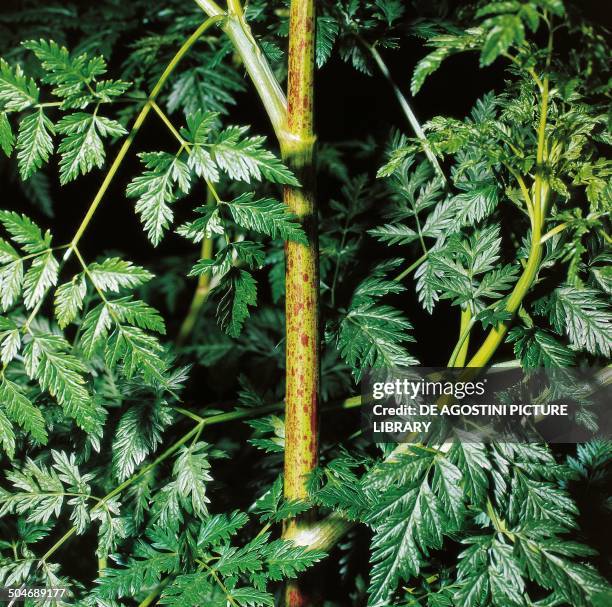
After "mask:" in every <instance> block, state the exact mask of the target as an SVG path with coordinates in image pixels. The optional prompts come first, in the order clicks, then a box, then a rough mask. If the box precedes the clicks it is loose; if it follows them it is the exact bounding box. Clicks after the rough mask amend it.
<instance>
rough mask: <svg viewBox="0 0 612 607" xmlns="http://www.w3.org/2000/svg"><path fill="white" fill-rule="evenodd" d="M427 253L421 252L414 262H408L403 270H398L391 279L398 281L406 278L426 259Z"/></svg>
mask: <svg viewBox="0 0 612 607" xmlns="http://www.w3.org/2000/svg"><path fill="white" fill-rule="evenodd" d="M427 255H428V254H427V253H423V255H421V256H420V257H419V258H418V259H417V260H416V261H415V262H414V263H412V264H410V265H409V266H408V267H407V268H406V269H405V270H403V271H402V272H400V273H399V274H398V275H397V276H396V277H395V278H394V279H393V280H395V281H398V282H399V281H400V280H403V279H404V278H406V276H408V274H410V273H411V272H412V271H413V270H416V269H417V268H418V267H419V266H420V265H421V264H422V263H423V262H424V261H425V260H426V259H427Z"/></svg>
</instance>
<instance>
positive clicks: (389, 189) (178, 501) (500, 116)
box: [0, 0, 612, 607]
mask: <svg viewBox="0 0 612 607" xmlns="http://www.w3.org/2000/svg"><path fill="white" fill-rule="evenodd" d="M13 4H15V5H18V6H13ZM579 5H580V3H577V2H575V3H574V2H569V1H568V2H565V3H564V2H562V1H561V0H509V1H488V2H487V1H483V2H475V3H459V4H458V6H457V7H455V8H449V6H448V3H446V2H433V3H430V4H429V5H428V6H424V5H423V3H420V2H414V3H404V2H400V1H398V0H375V1H368V2H359V1H357V0H340V1H337V2H332V1H327V0H325V1H321V2H317V3H316V6H315V2H314V1H313V0H291V2H290V3H288V2H261V1H255V2H253V3H249V5H248V6H247V7H243V6H241V5H240V3H239V2H238V1H237V0H228V2H227V6H225V5H223V6H221V5H218V4H216V3H215V2H212V1H211V2H209V1H208V0H195V2H192V1H190V0H154V1H150V0H149V1H146V2H145V1H144V0H134V1H133V2H129V3H125V2H124V3H119V2H115V1H114V0H101V1H100V2H97V3H95V5H94V4H92V3H78V2H61V3H60V2H58V3H50V4H49V3H42V2H38V1H35V0H32V1H27V2H23V3H9V5H8V6H7V7H6V8H5V7H4V6H3V8H2V9H1V11H0V43H1V45H2V53H3V56H4V59H2V60H1V63H0V147H1V148H2V152H3V154H4V156H5V157H6V158H5V159H4V160H3V171H4V172H3V174H2V180H3V186H2V188H3V192H5V191H6V190H8V189H10V191H11V192H13V193H15V192H21V194H20V195H21V198H22V199H25V200H27V201H28V202H27V203H23V204H22V205H21V207H23V208H21V207H19V208H17V205H15V204H13V202H14V201H13V200H10V199H8V198H9V197H6V198H5V197H4V196H3V205H2V206H3V209H2V210H1V211H0V223H1V224H2V228H3V232H4V233H3V237H2V240H0V292H1V295H0V306H1V308H2V316H0V359H1V363H2V371H1V379H0V444H1V446H2V452H3V453H2V458H3V460H2V461H3V468H4V470H5V474H4V478H3V480H2V482H1V484H0V516H1V518H0V585H1V586H5V587H6V586H16V587H20V586H26V587H32V586H44V587H50V588H67V589H68V590H69V592H68V593H67V594H66V595H65V596H64V597H63V598H54V599H51V600H49V599H46V600H45V601H43V600H41V599H35V598H29V599H27V601H26V603H27V604H30V605H39V604H40V605H42V604H45V605H47V604H52V605H83V606H94V605H96V606H104V607H114V606H119V605H126V606H127V605H140V606H142V607H144V606H146V605H152V604H159V605H174V606H177V607H179V606H180V607H187V606H207V607H208V606H227V605H231V606H232V607H259V606H262V607H263V606H272V605H283V604H284V605H287V606H290V607H297V606H299V605H318V604H321V605H322V604H324V605H327V606H329V607H332V606H335V605H367V606H368V607H383V606H408V605H410V606H417V605H419V606H423V605H426V606H427V607H453V606H454V607H485V606H495V607H532V606H538V607H553V606H561V605H570V606H572V607H583V606H594V607H603V606H605V605H610V604H611V603H612V590H611V588H610V586H609V584H608V583H607V582H606V579H605V577H606V571H605V569H606V558H608V559H609V554H608V555H605V554H603V555H601V554H600V555H597V554H596V551H595V550H594V548H593V547H592V545H591V544H593V543H596V538H595V537H593V536H592V534H591V535H590V534H589V532H588V528H587V529H586V530H585V529H584V528H582V527H581V523H584V513H585V509H586V512H588V513H591V514H590V515H591V516H596V517H597V520H598V521H600V524H601V525H602V526H605V525H606V524H607V525H609V509H610V498H609V497H608V493H609V482H610V477H609V474H610V461H611V460H612V445H611V444H610V442H608V441H604V440H600V441H594V442H591V443H587V444H582V445H578V446H577V448H571V449H564V450H560V449H558V448H555V447H553V446H548V445H546V444H507V443H494V444H487V445H485V444H480V443H460V442H456V443H453V444H450V445H449V444H445V445H441V446H439V447H437V448H434V447H432V446H424V445H418V444H412V445H409V444H403V445H400V446H397V445H371V444H368V443H367V442H366V441H364V440H363V439H362V438H361V436H360V431H359V430H357V431H356V432H355V433H353V434H351V435H350V436H349V435H346V433H345V434H342V435H341V436H342V440H341V441H340V443H339V441H338V440H337V437H334V436H332V435H331V434H330V433H329V432H327V433H326V426H327V427H332V428H334V429H335V430H334V431H337V432H340V433H341V430H338V428H339V427H340V428H342V425H343V424H339V423H338V422H337V420H336V421H334V418H335V417H336V418H337V416H343V418H342V419H350V420H352V422H350V423H355V422H354V420H356V419H357V420H358V418H359V410H358V407H359V406H360V404H361V399H360V397H359V396H354V394H357V393H358V392H359V388H358V385H357V384H358V382H359V380H360V379H361V377H362V376H363V373H364V372H365V371H366V370H367V369H369V368H380V367H407V366H411V365H415V364H418V363H421V364H427V365H432V366H433V365H442V364H448V366H454V367H464V366H470V367H482V366H485V365H487V364H496V363H502V362H507V358H508V353H509V352H512V351H513V352H514V358H515V359H516V361H518V363H519V364H520V365H521V366H523V367H524V368H527V369H528V368H534V367H542V366H543V367H564V366H580V365H599V366H602V367H603V368H605V366H606V365H607V364H608V362H609V357H610V350H611V348H612V331H611V323H610V310H609V305H608V304H609V297H610V294H611V293H612V279H611V274H610V265H609V261H610V248H609V245H610V236H609V211H610V200H611V194H612V189H611V187H610V173H611V166H610V161H609V160H607V158H606V154H607V146H608V145H609V144H610V134H609V99H610V87H609V73H608V72H607V68H608V57H609V48H608V46H607V44H606V39H605V31H603V29H601V28H599V27H598V26H597V25H595V24H593V23H590V22H589V21H588V20H587V19H586V18H585V17H584V16H582V15H581V14H580V10H579V9H580V6H579ZM415 40H416V41H417V42H416V44H417V45H418V47H419V49H420V50H419V53H418V57H413V56H411V55H410V54H409V53H405V52H404V51H403V45H405V44H407V43H408V42H410V44H412V45H414V44H415ZM458 54H471V55H472V56H473V57H475V58H477V60H478V61H479V63H480V67H481V68H482V69H483V70H489V71H491V70H492V71H494V72H495V73H496V74H499V75H500V79H499V83H498V85H497V86H496V87H495V88H494V90H491V91H490V92H488V93H486V94H484V95H483V96H481V97H479V98H477V99H475V100H474V104H473V108H472V110H471V111H470V112H469V114H468V115H466V116H463V117H458V116H457V115H456V112H455V113H453V117H449V116H435V117H434V116H427V120H426V122H425V123H424V124H421V123H419V122H418V120H417V117H416V115H415V112H414V111H413V104H414V103H415V102H418V94H419V91H420V90H421V89H423V88H426V87H427V86H428V85H429V84H430V83H429V81H428V79H429V78H430V77H441V76H439V74H436V75H435V76H432V74H434V73H435V72H437V71H438V70H440V74H443V73H444V64H445V62H446V61H447V60H449V61H452V59H449V58H451V57H453V56H454V55H458ZM398 55H399V56H401V57H402V66H403V67H402V69H403V72H402V78H404V80H405V81H402V80H399V81H395V80H394V79H393V76H392V73H391V70H390V68H389V67H388V65H387V63H386V62H385V60H386V58H387V57H397V56H398ZM336 57H339V58H340V60H342V61H345V62H346V63H348V64H349V65H350V66H352V67H353V68H354V69H355V70H356V71H357V72H359V73H364V74H369V75H371V76H372V77H374V78H378V79H379V80H378V82H380V83H382V84H381V90H380V92H379V94H380V95H388V97H389V105H391V104H397V108H398V110H399V111H400V112H401V116H402V119H403V120H405V122H403V123H402V124H397V125H394V124H388V129H387V130H388V131H389V132H391V131H392V134H391V135H390V137H389V138H388V139H387V140H385V141H383V140H380V139H375V138H372V137H370V136H368V134H367V133H363V137H362V140H361V141H357V142H355V141H350V142H340V143H335V144H331V143H328V142H326V141H325V139H324V135H325V134H324V133H322V134H321V136H322V137H323V142H322V143H320V144H319V145H318V146H317V145H316V142H317V137H316V134H315V128H314V121H313V101H314V97H315V92H317V99H318V100H319V107H318V112H319V113H320V114H324V113H326V112H328V111H332V110H329V109H328V101H329V98H328V95H332V96H333V92H332V91H326V90H325V89H324V88H322V89H321V90H318V89H317V84H316V78H315V72H316V70H317V69H325V66H326V64H327V63H328V62H329V61H330V60H332V61H333V60H334V59H335V58H336ZM477 69H478V68H477V67H476V66H475V65H474V70H475V71H474V73H473V74H470V75H469V77H468V76H466V83H465V84H464V86H466V87H467V86H469V82H470V81H474V79H476V78H478V72H477V71H476V70H477ZM408 70H411V71H412V77H411V80H410V83H408V81H407V79H406V75H407V74H408ZM488 73H489V72H488ZM245 75H246V77H244V76H245ZM355 77H357V75H355ZM372 81H373V82H375V81H376V80H372ZM385 81H388V82H385ZM383 86H384V87H386V88H384V89H383ZM247 88H249V89H252V90H253V91H254V93H253V94H252V95H251V97H248V99H249V102H253V103H255V102H257V103H259V104H260V105H261V108H262V109H263V110H264V111H265V114H266V116H267V118H268V121H269V125H270V128H269V129H268V131H269V132H268V133H267V134H268V137H267V138H266V137H264V136H262V135H261V134H260V133H259V132H258V129H256V128H253V127H250V126H248V125H241V124H236V120H235V117H234V114H235V112H236V109H235V107H236V104H237V103H242V99H244V95H245V93H244V91H245V89H247ZM409 89H410V91H409ZM284 90H286V91H287V95H286V96H285V93H284ZM409 93H410V94H409ZM411 96H416V97H415V100H416V101H415V102H413V101H412V99H411ZM451 101H452V100H451ZM330 107H331V105H330ZM333 111H337V108H335V109H334V110H333ZM364 124H366V125H367V117H364ZM141 131H142V134H139V133H140V132H141ZM147 133H148V134H149V137H148V138H147V137H146V135H147ZM151 133H153V136H152V137H151V135H150V134H151ZM139 138H142V144H141V143H140V140H139ZM151 140H152V141H153V143H154V145H151ZM315 147H318V150H317V152H316V153H315ZM136 157H137V159H138V161H139V164H137V163H136V162H135V160H134V159H135V158H136ZM364 162H365V163H366V164H367V166H368V167H369V168H368V171H369V172H366V173H359V172H358V170H356V169H355V166H362V165H363V164H364ZM90 174H91V175H90ZM85 176H87V177H85ZM318 179H319V180H322V183H323V184H324V187H320V188H319V191H321V190H322V191H323V192H327V191H329V190H330V188H331V189H332V190H333V189H334V188H335V192H336V193H335V194H334V195H333V197H323V196H322V195H321V194H319V195H317V180H318ZM75 181H77V182H81V185H79V186H78V194H77V195H75V194H74V192H75V190H74V189H72V190H71V189H70V188H74V186H72V185H70V184H72V182H75ZM118 181H119V183H122V182H124V183H125V184H126V186H125V190H124V195H123V196H121V198H122V200H120V201H119V202H121V204H131V205H132V207H133V210H134V211H135V214H136V216H137V217H138V219H139V221H140V224H141V226H142V231H143V233H144V234H145V235H146V238H147V239H148V240H149V241H150V245H149V246H150V247H151V248H149V249H147V250H146V251H141V252H140V253H139V257H141V258H143V259H149V260H150V263H143V264H142V265H140V264H138V263H136V262H135V261H132V260H129V259H126V258H125V256H124V255H123V254H122V253H121V252H112V253H110V254H106V253H105V252H104V250H103V248H102V250H97V251H93V252H91V247H89V246H86V244H87V238H88V235H90V234H91V231H92V228H93V226H94V225H95V223H96V219H97V215H96V213H97V211H98V209H99V207H100V206H101V205H105V204H110V202H111V192H115V191H118V190H116V184H117V182H118ZM330 183H331V184H332V185H331V186H330V185H329V184H330ZM60 188H61V189H60ZM64 191H66V192H70V193H71V194H70V195H71V196H73V197H74V201H73V202H71V203H70V204H72V206H73V210H72V211H71V217H75V220H74V231H73V232H72V236H71V237H70V238H69V239H68V240H62V239H61V238H57V237H55V236H54V234H53V232H54V221H53V219H52V212H53V209H54V207H57V206H59V205H64V204H67V200H64V199H62V197H61V196H59V194H58V193H61V192H64ZM113 196H115V194H113ZM17 198H18V197H17V196H16V199H17ZM86 199H88V201H86ZM117 202H118V201H117V200H115V201H114V204H117ZM32 205H34V206H32ZM79 213H83V218H82V220H81V221H80V223H79V222H78V220H77V219H76V217H77V215H78V214H79ZM32 217H36V218H37V219H36V220H34V219H33V218H32ZM38 218H41V219H38ZM47 228H48V229H47ZM104 229H107V228H104ZM172 233H174V236H171V234H172ZM171 238H174V239H176V240H178V239H182V240H183V242H187V243H190V245H191V247H192V248H193V250H194V251H196V250H197V251H198V256H197V260H195V262H194V261H193V256H190V255H185V256H176V255H174V254H173V253H172V252H168V253H166V252H165V251H166V249H164V246H165V243H166V242H167V241H168V239H171ZM158 246H159V249H158V251H160V252H161V255H156V254H154V253H153V252H152V251H153V249H152V247H158ZM126 248H128V249H129V248H130V247H129V245H128V244H127V243H126ZM132 248H133V246H132ZM86 251H87V253H86ZM372 251H376V253H375V254H374V255H372V254H371V252H372ZM155 273H157V276H155ZM189 277H193V278H194V279H195V280H196V281H197V285H195V291H194V293H193V295H192V296H191V295H190V294H189V290H191V289H193V288H194V286H193V283H192V281H191V280H188V278H189ZM412 293H415V294H416V295H415V297H412ZM190 297H192V299H191V303H190V305H188V306H184V305H183V306H181V302H182V301H183V300H185V301H187V300H188V299H189V298H190ZM411 302H413V303H411ZM153 304H155V307H154V305H153ZM417 305H418V306H420V307H421V308H422V312H418V310H417V311H416V312H415V311H414V310H412V309H411V307H414V306H417ZM158 308H159V309H158ZM185 308H188V309H187V310H185ZM440 308H442V309H443V310H444V311H445V312H444V313H445V314H453V315H454V316H456V319H457V320H456V322H457V330H456V336H455V338H454V339H452V340H449V341H448V342H447V340H446V338H445V337H446V336H441V337H440V340H439V342H440V343H439V347H438V348H436V349H435V353H436V357H437V358H432V359H430V360H418V359H417V355H416V354H415V346H414V344H412V343H411V342H414V341H415V335H420V336H423V338H427V336H428V338H429V339H432V336H433V335H436V330H437V329H436V322H435V321H434V317H433V316H431V315H432V313H436V311H438V310H440ZM417 312H418V314H417ZM183 314H184V316H183ZM179 315H180V316H179ZM414 316H417V317H418V318H424V319H425V321H423V323H424V326H423V327H422V328H421V327H419V326H414V327H413V325H414V324H415V323H414V322H412V323H411V321H410V320H409V319H410V318H411V317H414ZM177 319H178V320H177ZM166 322H168V327H169V328H167V326H166ZM428 324H429V326H427V325H428ZM446 350H447V351H446ZM601 376H602V382H605V381H606V372H605V369H604V371H603V372H602V373H601ZM234 377H235V378H236V379H235V380H234V379H233V378H234ZM207 382H209V385H207ZM230 399H231V400H230ZM220 403H221V404H220ZM576 421H577V422H578V423H581V424H583V425H585V426H586V427H588V428H594V427H597V423H598V420H597V417H596V416H595V415H594V414H593V413H592V412H591V411H589V408H588V406H585V407H583V408H581V409H580V417H579V419H577V420H576ZM244 422H246V423H244ZM319 424H320V425H321V429H322V434H321V441H320V444H319V434H320V433H319ZM356 427H358V422H357V425H356ZM245 430H246V431H247V432H246V433H245ZM245 454H246V458H245ZM218 475H219V476H221V477H222V478H223V479H224V480H223V481H222V482H221V481H218V480H215V479H217V478H218ZM232 485H233V486H232ZM585 487H588V491H587V490H586V489H585ZM585 496H586V497H585ZM587 502H588V503H587ZM606 516H607V517H608V518H607V519H606ZM606 521H607V522H606ZM587 527H588V526H587ZM595 564H597V566H598V567H596V566H595ZM607 568H608V570H609V565H608V566H607ZM308 570H310V571H308ZM330 572H331V574H330ZM321 576H322V577H321ZM326 577H331V579H333V580H334V582H333V583H332V584H330V583H329V582H328V583H322V582H320V580H321V579H323V580H324V579H325V578H326Z"/></svg>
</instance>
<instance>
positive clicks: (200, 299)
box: [176, 187, 216, 346]
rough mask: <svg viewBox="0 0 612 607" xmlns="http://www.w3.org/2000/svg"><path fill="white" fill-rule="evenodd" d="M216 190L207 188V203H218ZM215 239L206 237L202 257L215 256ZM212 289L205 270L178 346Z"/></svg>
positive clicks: (182, 327)
mask: <svg viewBox="0 0 612 607" xmlns="http://www.w3.org/2000/svg"><path fill="white" fill-rule="evenodd" d="M214 194H216V192H215V190H213V189H211V188H210V187H209V188H207V190H206V203H207V204H209V205H212V204H216V200H215V196H214ZM213 244H214V243H213V239H212V237H207V236H205V237H204V240H203V241H202V248H201V250H200V259H212V256H213ZM210 290H211V277H210V272H205V273H204V274H201V275H200V276H199V277H198V284H197V286H196V289H195V292H194V294H193V299H192V300H191V304H190V305H189V311H188V312H187V316H185V319H184V320H183V322H182V324H181V327H180V329H179V332H178V335H177V338H176V344H177V345H178V346H181V345H183V344H184V343H185V342H186V341H187V339H188V338H189V336H190V335H191V332H192V331H193V327H194V326H195V324H196V322H197V320H198V316H199V315H200V311H201V309H202V306H203V305H204V304H205V303H206V301H207V299H208V296H209V294H210Z"/></svg>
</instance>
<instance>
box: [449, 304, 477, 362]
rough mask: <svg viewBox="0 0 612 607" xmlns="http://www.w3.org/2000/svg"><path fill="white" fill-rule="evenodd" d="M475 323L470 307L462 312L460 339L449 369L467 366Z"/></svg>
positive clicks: (450, 360)
mask: <svg viewBox="0 0 612 607" xmlns="http://www.w3.org/2000/svg"><path fill="white" fill-rule="evenodd" d="M474 321H475V318H474V317H473V316H472V311H471V309H470V307H469V306H466V307H465V308H464V309H462V310H461V322H460V325H459V339H458V340H457V345H456V346H455V348H454V349H453V353H452V354H451V357H450V359H449V361H448V366H449V367H463V366H464V365H465V361H466V359H467V353H468V349H469V347H470V332H471V331H472V327H473V326H474Z"/></svg>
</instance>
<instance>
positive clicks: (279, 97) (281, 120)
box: [194, 0, 287, 141]
mask: <svg viewBox="0 0 612 607" xmlns="http://www.w3.org/2000/svg"><path fill="white" fill-rule="evenodd" d="M194 2H195V3H196V4H197V5H198V6H199V7H200V8H201V9H202V10H203V11H204V12H205V13H206V14H207V15H209V16H210V17H219V16H221V17H226V18H225V19H224V21H223V25H222V26H221V28H222V29H223V31H224V32H225V34H226V35H227V37H228V38H229V39H230V41H231V42H232V44H233V46H234V49H235V50H236V52H237V53H238V55H239V56H240V58H241V60H242V62H243V64H244V67H245V68H246V71H247V73H248V74H249V77H250V78H251V81H252V82H253V85H254V86H255V89H256V90H257V93H258V95H259V98H260V99H261V102H262V104H263V106H264V109H265V110H266V113H267V114H268V117H269V119H270V122H271V123H272V128H273V129H274V132H275V133H276V136H277V137H278V139H279V141H282V140H283V139H285V138H286V136H287V131H286V118H287V101H286V99H285V95H284V93H283V90H282V89H281V87H280V85H279V83H278V80H277V79H276V76H275V75H274V72H273V71H272V68H271V67H270V65H269V64H268V62H267V60H266V58H265V56H264V54H263V53H262V51H261V49H260V48H259V46H258V44H257V42H256V41H255V39H254V38H253V34H252V33H251V28H250V27H249V25H248V23H247V22H246V20H245V18H244V12H243V10H242V7H241V6H240V3H239V2H237V1H236V0H229V1H228V12H227V14H226V13H225V12H224V11H223V9H221V7H220V6H219V5H218V4H217V3H216V2H213V1H211V0H194Z"/></svg>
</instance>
